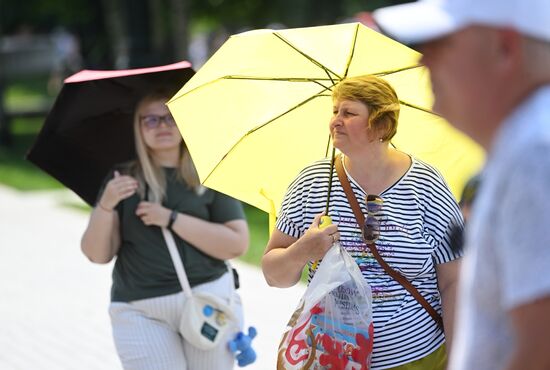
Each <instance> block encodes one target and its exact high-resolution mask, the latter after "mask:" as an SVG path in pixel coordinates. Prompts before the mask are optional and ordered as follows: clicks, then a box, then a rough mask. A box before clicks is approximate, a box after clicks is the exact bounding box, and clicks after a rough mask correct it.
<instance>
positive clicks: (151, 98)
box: [129, 89, 204, 203]
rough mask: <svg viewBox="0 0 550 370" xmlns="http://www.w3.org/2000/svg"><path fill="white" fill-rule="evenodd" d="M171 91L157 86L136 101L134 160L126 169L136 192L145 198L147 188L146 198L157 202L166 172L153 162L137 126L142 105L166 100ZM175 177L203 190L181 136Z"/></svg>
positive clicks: (163, 192)
mask: <svg viewBox="0 0 550 370" xmlns="http://www.w3.org/2000/svg"><path fill="white" fill-rule="evenodd" d="M172 95H173V94H172V93H171V92H170V91H169V90H168V89H158V90H155V91H153V92H151V93H150V94H147V95H146V96H144V97H143V98H142V99H141V100H140V101H139V102H138V104H137V105H136V109H135V111H134V140H135V146H136V154H137V160H136V161H134V162H132V163H131V164H130V166H129V171H130V174H131V175H132V176H134V177H135V178H136V179H137V180H138V183H139V188H138V193H139V195H140V196H141V197H142V198H145V191H146V189H148V194H147V197H148V198H149V201H152V202H156V203H160V202H162V200H163V199H164V198H165V197H166V176H165V175H164V171H163V170H162V168H161V167H160V166H159V165H157V164H156V163H155V161H154V160H153V157H152V153H151V150H150V149H149V148H148V147H147V145H146V144H145V140H144V139H143V135H142V133H141V127H140V124H141V123H140V112H141V110H142V109H143V107H144V106H146V105H148V104H150V103H153V102H157V101H162V102H163V103H165V102H167V101H168V100H169V99H170V98H171V97H172ZM176 173H177V177H178V179H179V180H180V181H182V182H184V183H185V184H186V185H187V186H188V187H190V188H192V189H194V190H195V191H196V192H197V193H198V194H201V193H202V192H204V188H203V187H202V186H201V183H200V180H199V176H198V174H197V170H196V169H195V165H194V164H193V160H192V159H191V155H190V154H189V150H188V149H187V146H186V145H185V141H184V140H182V142H181V147H180V157H179V163H178V166H177V170H176Z"/></svg>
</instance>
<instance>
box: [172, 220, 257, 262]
mask: <svg viewBox="0 0 550 370" xmlns="http://www.w3.org/2000/svg"><path fill="white" fill-rule="evenodd" d="M172 230H173V231H174V232H175V233H176V234H178V236H179V237H180V238H182V239H183V240H185V241H186V242H188V243H189V244H192V245H193V246H195V247H196V248H198V249H200V250H201V251H202V252H204V253H206V254H208V255H209V256H212V257H214V258H217V259H220V260H228V259H231V258H235V257H239V256H241V255H243V254H244V253H246V251H247V249H248V243H249V234H248V225H247V223H246V221H245V220H233V221H228V222H226V223H223V224H220V223H215V222H210V221H205V220H202V219H200V218H197V217H193V216H189V215H186V214H184V213H178V217H177V218H176V221H175V222H174V224H173V225H172Z"/></svg>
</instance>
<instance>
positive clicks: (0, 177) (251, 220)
mask: <svg viewBox="0 0 550 370" xmlns="http://www.w3.org/2000/svg"><path fill="white" fill-rule="evenodd" d="M42 123H43V119H28V118H25V119H23V118H20V119H14V120H13V122H12V133H13V139H14V144H13V146H12V147H10V148H6V147H2V146H0V183H2V184H4V185H7V186H10V187H13V188H16V189H18V190H24V191H32V190H49V189H51V190H54V189H62V188H63V185H62V184H60V183H59V182H58V181H56V180H54V179H53V178H51V177H50V176H49V175H47V174H46V173H44V172H42V171H41V170H40V169H39V168H37V167H35V166H34V165H33V164H32V163H30V162H29V161H27V160H25V159H24V157H25V154H26V152H27V151H28V150H29V148H30V147H31V146H32V144H33V142H34V139H35V137H36V134H37V132H38V131H39V130H40V127H41V126H42ZM66 205H67V206H69V207H75V208H78V209H81V210H83V211H85V212H89V207H88V206H86V205H84V204H80V203H79V204H66ZM243 205H244V209H245V212H246V218H247V221H248V225H249V228H250V248H249V250H248V252H247V253H246V254H245V255H244V256H242V257H241V260H243V261H245V262H248V263H251V264H253V265H257V266H259V265H260V260H261V256H262V254H263V250H264V247H265V245H266V243H267V240H268V216H267V213H265V212H263V211H261V210H259V209H257V208H255V207H252V206H249V205H247V204H243Z"/></svg>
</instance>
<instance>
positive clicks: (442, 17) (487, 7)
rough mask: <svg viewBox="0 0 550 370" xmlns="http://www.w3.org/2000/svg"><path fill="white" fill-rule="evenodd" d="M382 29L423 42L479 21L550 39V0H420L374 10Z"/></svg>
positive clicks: (403, 39)
mask: <svg viewBox="0 0 550 370" xmlns="http://www.w3.org/2000/svg"><path fill="white" fill-rule="evenodd" d="M373 16H374V19H375V21H376V23H377V24H378V26H379V27H380V29H381V30H382V31H383V32H384V33H385V34H387V35H388V36H390V37H392V38H394V39H396V40H398V41H401V42H403V43H405V44H421V43H423V42H426V41H430V40H434V39H437V38H440V37H442V36H445V35H448V34H451V33H454V32H455V31H458V30H460V29H462V28H464V27H466V26H469V25H473V24H479V25H487V26H495V27H510V28H514V29H516V30H517V31H519V32H520V33H522V34H525V35H527V36H532V37H534V38H537V39H540V40H545V41H550V0H420V1H417V2H414V3H407V4H401V5H394V6H389V7H386V8H381V9H378V10H376V11H374V13H373Z"/></svg>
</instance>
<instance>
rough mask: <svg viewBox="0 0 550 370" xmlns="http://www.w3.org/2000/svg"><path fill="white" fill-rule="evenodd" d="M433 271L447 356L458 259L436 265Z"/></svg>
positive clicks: (452, 326) (452, 317) (454, 300)
mask: <svg viewBox="0 0 550 370" xmlns="http://www.w3.org/2000/svg"><path fill="white" fill-rule="evenodd" d="M435 269H436V272H437V284H438V286H439V292H440V293H441V301H442V306H443V326H444V328H445V342H446V347H447V355H449V354H450V350H451V346H452V340H453V331H454V330H453V329H454V318H455V307H456V288H457V282H458V272H459V269H460V259H455V260H453V261H450V262H447V263H442V264H438V265H436V268H435Z"/></svg>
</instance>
